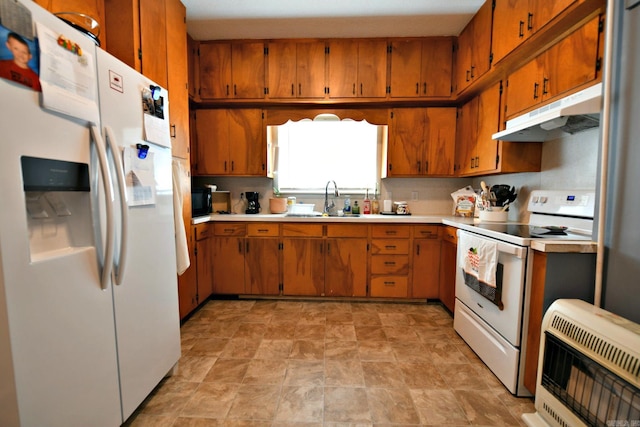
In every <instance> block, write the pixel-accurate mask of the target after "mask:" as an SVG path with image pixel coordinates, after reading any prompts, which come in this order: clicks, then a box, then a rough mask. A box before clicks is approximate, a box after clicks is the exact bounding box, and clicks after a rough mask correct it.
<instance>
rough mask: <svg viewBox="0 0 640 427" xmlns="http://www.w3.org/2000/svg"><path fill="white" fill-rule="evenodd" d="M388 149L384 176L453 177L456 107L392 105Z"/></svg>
mask: <svg viewBox="0 0 640 427" xmlns="http://www.w3.org/2000/svg"><path fill="white" fill-rule="evenodd" d="M391 114H392V118H391V129H390V134H391V138H390V140H389V145H388V151H387V176H388V177H395V176H425V175H432V176H433V175H435V176H452V175H453V173H454V160H455V159H454V155H455V136H456V109H455V108H395V109H393V110H392V113H391Z"/></svg>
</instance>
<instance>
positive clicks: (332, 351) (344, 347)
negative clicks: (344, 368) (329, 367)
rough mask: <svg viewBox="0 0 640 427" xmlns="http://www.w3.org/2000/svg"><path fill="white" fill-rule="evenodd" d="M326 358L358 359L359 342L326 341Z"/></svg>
mask: <svg viewBox="0 0 640 427" xmlns="http://www.w3.org/2000/svg"><path fill="white" fill-rule="evenodd" d="M324 357H325V359H357V358H358V343H357V342H356V341H328V340H327V341H325V343H324Z"/></svg>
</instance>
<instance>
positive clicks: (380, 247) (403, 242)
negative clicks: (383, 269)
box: [371, 239, 409, 255]
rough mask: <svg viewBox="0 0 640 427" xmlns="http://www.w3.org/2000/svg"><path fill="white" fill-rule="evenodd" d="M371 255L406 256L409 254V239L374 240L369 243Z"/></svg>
mask: <svg viewBox="0 0 640 427" xmlns="http://www.w3.org/2000/svg"><path fill="white" fill-rule="evenodd" d="M371 253H372V254H373V255H378V254H381V255H384V254H389V255H406V254H408V253H409V239H374V240H372V241H371Z"/></svg>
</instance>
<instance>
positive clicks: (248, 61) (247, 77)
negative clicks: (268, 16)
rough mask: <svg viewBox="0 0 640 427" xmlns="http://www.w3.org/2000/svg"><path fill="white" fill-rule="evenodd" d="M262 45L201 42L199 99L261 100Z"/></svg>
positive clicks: (260, 43)
mask: <svg viewBox="0 0 640 427" xmlns="http://www.w3.org/2000/svg"><path fill="white" fill-rule="evenodd" d="M264 77H265V64H264V43H263V42H247V43H241V42H238V43H231V42H201V43H200V91H199V92H200V98H201V99H262V98H264Z"/></svg>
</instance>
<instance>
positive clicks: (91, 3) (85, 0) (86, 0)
mask: <svg viewBox="0 0 640 427" xmlns="http://www.w3.org/2000/svg"><path fill="white" fill-rule="evenodd" d="M34 1H35V2H36V3H37V4H39V5H40V6H42V7H43V8H45V9H47V10H48V11H49V12H51V13H57V12H70V11H73V12H78V13H83V14H85V15H88V16H90V17H91V18H93V19H94V20H95V21H96V22H97V23H98V25H99V27H100V32H99V34H97V35H98V38H99V39H100V46H101V47H102V48H103V49H105V50H107V38H106V24H105V11H104V3H105V2H104V1H102V0H34ZM61 17H62V18H64V19H67V20H69V21H72V22H74V23H81V24H82V26H83V27H84V26H85V25H86V24H85V22H84V18H83V17H81V16H77V17H68V16H61ZM94 34H95V33H94Z"/></svg>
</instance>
